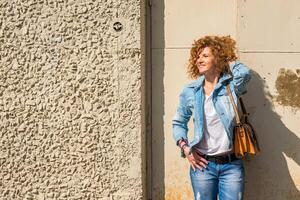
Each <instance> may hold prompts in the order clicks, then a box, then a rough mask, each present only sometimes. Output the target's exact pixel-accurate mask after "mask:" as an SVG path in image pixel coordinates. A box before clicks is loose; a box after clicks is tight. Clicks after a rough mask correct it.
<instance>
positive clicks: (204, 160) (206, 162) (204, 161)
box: [200, 157, 208, 165]
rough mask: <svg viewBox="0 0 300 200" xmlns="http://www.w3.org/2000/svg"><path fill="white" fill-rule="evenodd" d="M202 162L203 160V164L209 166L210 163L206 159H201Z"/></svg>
mask: <svg viewBox="0 0 300 200" xmlns="http://www.w3.org/2000/svg"><path fill="white" fill-rule="evenodd" d="M200 160H201V161H202V162H203V163H205V164H207V165H208V161H207V160H206V159H205V158H203V157H200Z"/></svg>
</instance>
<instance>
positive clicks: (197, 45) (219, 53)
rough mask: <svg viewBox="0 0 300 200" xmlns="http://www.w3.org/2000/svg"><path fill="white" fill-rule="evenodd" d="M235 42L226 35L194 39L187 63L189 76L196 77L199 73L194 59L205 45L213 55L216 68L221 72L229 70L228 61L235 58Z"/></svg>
mask: <svg viewBox="0 0 300 200" xmlns="http://www.w3.org/2000/svg"><path fill="white" fill-rule="evenodd" d="M235 45H236V42H235V40H234V39H232V38H231V37H230V36H229V35H228V36H204V37H202V38H200V39H198V40H196V41H194V43H193V45H192V48H191V50H190V58H189V64H188V67H187V73H188V75H189V77H190V78H192V79H196V78H198V76H199V75H200V73H199V70H198V67H197V65H196V61H197V59H198V56H199V54H200V53H201V52H202V50H203V49H204V48H205V47H210V48H211V50H212V53H213V55H214V57H215V65H216V68H217V70H218V71H219V72H220V73H221V72H227V73H228V72H229V62H231V61H234V60H236V59H237V58H238V57H237V54H236V51H237V49H236V46H235Z"/></svg>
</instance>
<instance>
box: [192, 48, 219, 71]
mask: <svg viewBox="0 0 300 200" xmlns="http://www.w3.org/2000/svg"><path fill="white" fill-rule="evenodd" d="M196 65H197V67H198V69H199V72H200V74H201V75H202V74H206V73H214V72H215V69H216V67H215V57H214V55H213V53H212V50H211V48H210V47H205V48H204V49H203V50H202V51H201V52H200V54H199V56H198V59H197V61H196Z"/></svg>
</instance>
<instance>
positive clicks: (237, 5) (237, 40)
mask: <svg viewBox="0 0 300 200" xmlns="http://www.w3.org/2000/svg"><path fill="white" fill-rule="evenodd" d="M235 8H236V10H235V12H236V16H235V17H236V18H235V36H236V42H237V48H238V52H237V53H238V57H240V55H239V52H240V51H239V47H240V45H239V44H240V43H239V42H240V41H239V40H240V39H239V3H238V0H235ZM238 59H240V58H238Z"/></svg>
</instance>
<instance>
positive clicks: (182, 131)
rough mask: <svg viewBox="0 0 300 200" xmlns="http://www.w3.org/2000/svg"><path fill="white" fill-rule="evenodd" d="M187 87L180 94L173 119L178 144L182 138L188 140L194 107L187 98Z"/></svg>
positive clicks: (175, 138)
mask: <svg viewBox="0 0 300 200" xmlns="http://www.w3.org/2000/svg"><path fill="white" fill-rule="evenodd" d="M186 93H187V89H183V90H182V92H181V94H180V96H179V105H178V107H177V110H176V113H175V115H174V117H173V120H172V126H173V138H174V140H175V142H176V144H177V145H178V141H179V140H180V139H185V140H188V138H187V133H188V125H187V124H188V122H189V120H190V118H191V116H192V109H191V107H190V105H189V102H188V100H187V98H186Z"/></svg>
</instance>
